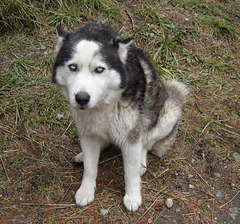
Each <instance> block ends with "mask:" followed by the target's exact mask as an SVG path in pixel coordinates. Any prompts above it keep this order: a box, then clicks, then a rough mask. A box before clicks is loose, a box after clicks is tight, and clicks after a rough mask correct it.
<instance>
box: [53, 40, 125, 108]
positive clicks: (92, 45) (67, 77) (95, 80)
mask: <svg viewBox="0 0 240 224" xmlns="http://www.w3.org/2000/svg"><path fill="white" fill-rule="evenodd" d="M100 47H101V46H100V45H99V44H98V43H96V42H94V41H87V40H82V41H80V42H79V43H78V44H77V45H76V47H75V49H76V50H75V53H74V54H73V57H72V59H71V60H70V61H68V62H67V63H66V64H65V65H64V66H61V67H59V68H58V70H57V76H56V79H57V82H58V84H59V85H63V86H65V87H66V88H67V90H68V94H65V95H67V97H68V100H69V102H70V104H71V105H72V106H73V107H74V108H78V107H79V105H78V104H77V102H76V101H75V95H76V94H77V93H79V92H86V93H88V94H89V95H90V101H89V103H88V105H87V108H93V107H95V106H96V105H97V104H101V103H104V104H108V103H110V102H111V100H112V99H113V98H118V97H120V94H121V92H122V91H121V89H120V88H119V86H120V83H121V79H120V75H119V74H118V72H117V71H115V70H113V69H110V68H109V67H108V66H107V64H106V63H105V62H104V61H103V59H102V56H101V54H100V53H99V50H100ZM71 64H75V65H77V67H78V70H77V71H76V72H73V71H71V70H70V69H69V65H71ZM97 67H103V68H104V69H105V70H104V71H103V72H102V73H100V74H99V73H95V69H96V68H97ZM87 108H86V109H87Z"/></svg>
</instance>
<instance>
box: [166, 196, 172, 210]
mask: <svg viewBox="0 0 240 224" xmlns="http://www.w3.org/2000/svg"><path fill="white" fill-rule="evenodd" d="M165 205H166V206H167V207H168V208H172V206H173V200H172V199H171V198H168V199H167V200H166V201H165Z"/></svg>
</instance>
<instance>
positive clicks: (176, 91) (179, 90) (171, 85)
mask: <svg viewBox="0 0 240 224" xmlns="http://www.w3.org/2000/svg"><path fill="white" fill-rule="evenodd" d="M164 85H165V87H166V90H167V93H168V95H169V97H170V98H173V99H174V100H176V101H177V102H178V103H180V104H181V105H183V104H184V103H185V101H186V96H187V95H188V93H189V89H188V87H187V86H186V85H185V84H183V83H182V82H179V81H177V80H176V79H172V80H168V81H166V82H165V83H164Z"/></svg>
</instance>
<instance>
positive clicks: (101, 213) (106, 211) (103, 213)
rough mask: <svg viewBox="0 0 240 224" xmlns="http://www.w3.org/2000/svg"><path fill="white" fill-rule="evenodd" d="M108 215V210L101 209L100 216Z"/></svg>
mask: <svg viewBox="0 0 240 224" xmlns="http://www.w3.org/2000/svg"><path fill="white" fill-rule="evenodd" d="M107 214H108V210H107V209H101V210H100V215H102V216H105V215H107Z"/></svg>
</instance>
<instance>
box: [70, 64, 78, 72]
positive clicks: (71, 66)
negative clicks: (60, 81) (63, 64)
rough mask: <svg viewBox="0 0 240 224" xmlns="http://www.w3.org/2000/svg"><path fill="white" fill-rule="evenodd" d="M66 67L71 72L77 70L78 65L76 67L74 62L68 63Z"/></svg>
mask: <svg viewBox="0 0 240 224" xmlns="http://www.w3.org/2000/svg"><path fill="white" fill-rule="evenodd" d="M68 67H69V69H70V70H71V71H72V72H76V71H77V70H78V67H77V65H75V64H71V65H69V66H68Z"/></svg>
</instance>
